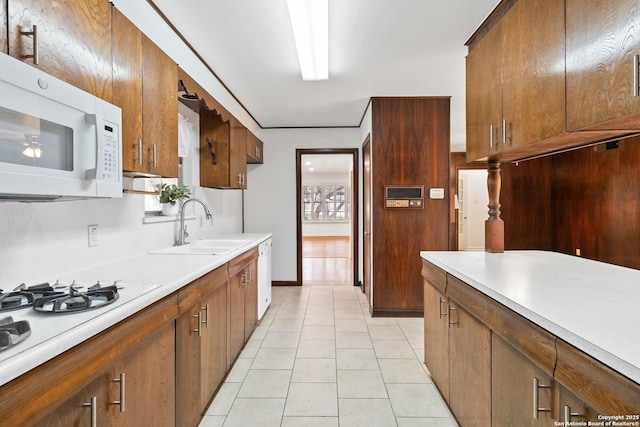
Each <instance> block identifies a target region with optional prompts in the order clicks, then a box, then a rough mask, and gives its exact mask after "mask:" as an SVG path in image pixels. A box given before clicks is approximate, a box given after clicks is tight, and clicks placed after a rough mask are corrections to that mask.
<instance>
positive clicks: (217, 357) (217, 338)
mask: <svg viewBox="0 0 640 427" xmlns="http://www.w3.org/2000/svg"><path fill="white" fill-rule="evenodd" d="M227 289H228V284H225V285H224V286H221V287H219V288H218V289H217V290H216V291H214V292H213V293H211V294H210V295H209V296H207V297H206V298H205V299H204V300H203V302H202V307H201V310H204V311H201V312H202V313H204V314H203V315H202V316H203V319H202V321H203V322H204V323H203V329H202V341H201V349H200V352H201V361H202V368H201V378H202V382H201V387H200V402H201V407H200V410H201V411H202V412H203V413H204V411H205V409H206V408H207V406H208V405H209V401H210V400H211V398H212V397H213V394H214V393H215V391H216V389H217V388H218V386H219V385H220V383H221V382H222V379H223V378H224V376H225V374H226V373H227Z"/></svg>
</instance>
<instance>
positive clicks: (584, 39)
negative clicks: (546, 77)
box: [566, 0, 640, 131]
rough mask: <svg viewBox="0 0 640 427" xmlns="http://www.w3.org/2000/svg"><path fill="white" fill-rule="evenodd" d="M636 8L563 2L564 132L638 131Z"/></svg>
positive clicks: (639, 14)
mask: <svg viewBox="0 0 640 427" xmlns="http://www.w3.org/2000/svg"><path fill="white" fill-rule="evenodd" d="M639 6H640V2H639V1H637V0H628V1H618V0H601V1H597V2H584V1H580V0H567V1H566V10H567V12H566V13H567V24H566V25H567V30H566V31H567V34H566V43H567V127H568V130H569V131H574V130H580V129H589V128H594V127H596V128H598V129H636V130H637V129H640V115H638V111H640V97H638V96H636V95H635V94H634V74H635V73H637V67H638V65H637V60H636V59H634V55H637V54H640V46H639V45H640V9H639ZM636 75H637V74H636ZM616 118H620V119H621V120H616V121H613V119H616ZM623 118H624V119H623ZM608 121H610V122H611V123H609V124H607V123H606V122H608ZM601 123H604V124H602V125H600V126H597V125H599V124H601Z"/></svg>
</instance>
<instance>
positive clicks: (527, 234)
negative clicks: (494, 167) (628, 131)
mask: <svg viewBox="0 0 640 427" xmlns="http://www.w3.org/2000/svg"><path fill="white" fill-rule="evenodd" d="M500 201H501V203H502V218H503V219H504V221H505V249H547V250H553V251H557V252H563V253H567V254H572V255H575V254H576V249H580V252H581V256H583V257H585V258H589V259H594V260H598V261H604V262H608V263H612V264H617V265H622V266H626V267H631V268H636V269H640V137H635V138H630V139H627V140H621V141H620V142H619V148H617V149H613V150H609V151H600V152H598V151H594V149H593V148H584V149H581V150H576V151H572V152H569V153H564V154H558V155H555V156H552V157H545V158H541V159H537V160H531V161H527V162H523V163H520V165H519V166H516V165H514V164H503V165H502V195H501V198H500Z"/></svg>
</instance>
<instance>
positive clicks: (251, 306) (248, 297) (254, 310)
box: [244, 260, 258, 342]
mask: <svg viewBox="0 0 640 427" xmlns="http://www.w3.org/2000/svg"><path fill="white" fill-rule="evenodd" d="M245 272H246V273H245V274H246V275H247V279H246V282H247V286H246V287H245V293H244V341H245V342H247V341H248V340H249V337H250V336H251V334H252V333H253V331H254V329H255V328H256V323H258V260H254V261H252V262H251V264H249V265H248V266H247V268H246V269H245Z"/></svg>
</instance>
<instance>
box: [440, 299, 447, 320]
mask: <svg viewBox="0 0 640 427" xmlns="http://www.w3.org/2000/svg"><path fill="white" fill-rule="evenodd" d="M438 299H439V300H440V302H439V304H438V316H440V319H442V316H446V315H447V313H446V312H444V313H443V312H442V303H443V302H447V300H444V299H442V297H438Z"/></svg>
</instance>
